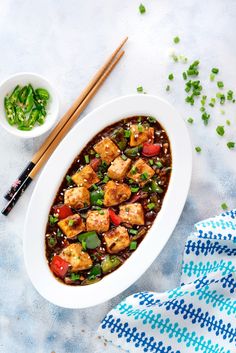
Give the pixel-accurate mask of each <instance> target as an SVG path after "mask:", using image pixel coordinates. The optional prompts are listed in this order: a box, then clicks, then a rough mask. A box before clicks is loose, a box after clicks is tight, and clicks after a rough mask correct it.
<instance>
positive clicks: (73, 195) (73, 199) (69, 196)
mask: <svg viewBox="0 0 236 353" xmlns="http://www.w3.org/2000/svg"><path fill="white" fill-rule="evenodd" d="M64 203H65V204H66V205H68V206H71V207H73V208H83V207H87V206H89V205H90V192H89V191H88V189H86V188H85V187H84V186H81V187H77V188H72V189H68V190H66V191H65V194H64Z"/></svg>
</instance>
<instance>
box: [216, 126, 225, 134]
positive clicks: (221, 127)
mask: <svg viewBox="0 0 236 353" xmlns="http://www.w3.org/2000/svg"><path fill="white" fill-rule="evenodd" d="M216 132H217V134H218V135H220V136H224V134H225V129H224V126H223V125H218V126H217V128H216Z"/></svg>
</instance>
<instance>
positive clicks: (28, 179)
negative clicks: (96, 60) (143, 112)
mask: <svg viewBox="0 0 236 353" xmlns="http://www.w3.org/2000/svg"><path fill="white" fill-rule="evenodd" d="M123 55H124V51H121V52H120V53H118V54H117V56H116V57H115V59H114V61H113V62H112V63H111V64H110V66H109V67H108V68H107V70H105V72H104V73H103V74H102V76H101V77H100V78H99V79H98V81H97V82H96V84H95V85H94V86H93V88H92V89H91V90H90V91H89V93H88V94H87V96H86V97H85V99H84V100H83V101H82V103H81V104H80V105H79V107H78V108H77V109H76V110H75V112H74V113H73V114H72V116H71V117H70V119H69V120H68V121H67V123H66V124H65V125H64V126H63V127H62V129H61V130H60V131H59V132H58V134H57V135H56V137H55V138H54V140H53V141H52V143H51V144H50V145H49V147H48V148H47V150H46V151H45V153H44V154H43V155H42V156H41V158H40V159H39V160H38V162H37V163H36V164H35V166H34V167H33V168H32V170H31V171H30V172H29V173H28V176H27V177H26V178H25V179H24V181H23V183H22V184H21V185H20V187H19V188H18V189H17V191H16V192H15V194H14V195H13V197H12V198H11V200H10V201H9V202H8V204H7V205H6V207H5V208H4V209H3V210H2V214H3V215H5V216H7V215H8V214H9V212H10V211H11V210H12V209H13V207H14V206H15V204H16V203H17V201H18V200H19V198H20V196H21V195H22V194H23V192H24V191H25V190H26V188H27V187H28V186H29V185H30V183H31V181H32V180H33V179H34V177H35V176H36V175H37V173H38V172H39V171H40V169H41V168H42V166H43V165H44V163H45V162H46V161H47V160H48V158H49V157H50V156H51V154H52V152H53V151H54V150H55V148H56V147H57V146H58V144H59V143H60V141H61V140H62V139H63V137H64V136H65V135H66V134H67V132H68V131H69V130H70V128H71V126H72V125H73V124H74V122H75V121H76V120H77V118H78V116H79V115H80V114H81V113H82V111H83V110H84V109H85V108H86V107H87V105H88V104H89V102H90V101H91V99H92V98H93V96H94V95H95V94H96V92H97V91H98V89H99V88H100V86H101V85H102V83H103V82H104V81H105V79H106V78H107V77H108V76H109V74H110V73H111V71H112V70H113V69H114V68H115V66H116V64H117V63H118V62H119V60H120V59H121V58H122V56H123Z"/></svg>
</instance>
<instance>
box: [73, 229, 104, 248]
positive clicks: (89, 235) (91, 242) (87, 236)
mask: <svg viewBox="0 0 236 353" xmlns="http://www.w3.org/2000/svg"><path fill="white" fill-rule="evenodd" d="M78 240H79V241H80V242H81V243H83V242H85V245H86V248H87V249H95V248H97V247H98V246H100V245H101V240H100V239H99V237H98V235H97V233H96V232H95V231H92V232H86V233H82V234H80V235H79V236H78Z"/></svg>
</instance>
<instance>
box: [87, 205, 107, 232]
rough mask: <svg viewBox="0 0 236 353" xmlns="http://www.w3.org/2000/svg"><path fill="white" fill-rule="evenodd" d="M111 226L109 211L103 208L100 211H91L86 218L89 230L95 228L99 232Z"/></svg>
mask: <svg viewBox="0 0 236 353" xmlns="http://www.w3.org/2000/svg"><path fill="white" fill-rule="evenodd" d="M109 227H110V217H109V211H108V210H106V209H101V210H99V211H89V212H88V215H87V219H86V228H87V231H90V230H95V231H96V232H98V233H103V232H106V231H108V229H109Z"/></svg>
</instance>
